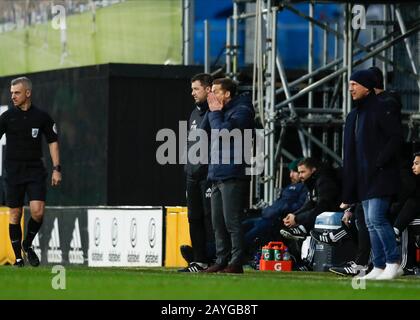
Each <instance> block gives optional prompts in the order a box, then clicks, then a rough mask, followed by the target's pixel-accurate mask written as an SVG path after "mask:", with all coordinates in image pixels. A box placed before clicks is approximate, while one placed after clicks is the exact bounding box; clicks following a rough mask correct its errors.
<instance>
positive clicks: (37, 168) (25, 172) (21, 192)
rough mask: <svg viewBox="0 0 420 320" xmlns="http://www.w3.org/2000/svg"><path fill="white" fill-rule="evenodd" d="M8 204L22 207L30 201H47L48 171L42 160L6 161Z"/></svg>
mask: <svg viewBox="0 0 420 320" xmlns="http://www.w3.org/2000/svg"><path fill="white" fill-rule="evenodd" d="M5 173H6V174H5V183H6V205H7V206H8V207H9V208H20V207H23V205H24V203H25V195H27V199H28V200H29V201H32V200H39V201H45V198H46V195H47V171H46V170H45V167H44V164H43V162H42V161H29V162H22V161H5Z"/></svg>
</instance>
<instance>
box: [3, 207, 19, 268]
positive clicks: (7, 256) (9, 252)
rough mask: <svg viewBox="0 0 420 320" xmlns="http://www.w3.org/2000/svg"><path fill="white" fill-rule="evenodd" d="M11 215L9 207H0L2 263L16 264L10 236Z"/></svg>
mask: <svg viewBox="0 0 420 320" xmlns="http://www.w3.org/2000/svg"><path fill="white" fill-rule="evenodd" d="M9 215H10V209H9V208H8V207H0V265H4V264H14V263H15V261H16V257H15V253H14V252H13V247H12V243H11V242H10V238H9ZM23 221H24V219H23V213H22V221H21V227H22V234H23V225H24V224H23Z"/></svg>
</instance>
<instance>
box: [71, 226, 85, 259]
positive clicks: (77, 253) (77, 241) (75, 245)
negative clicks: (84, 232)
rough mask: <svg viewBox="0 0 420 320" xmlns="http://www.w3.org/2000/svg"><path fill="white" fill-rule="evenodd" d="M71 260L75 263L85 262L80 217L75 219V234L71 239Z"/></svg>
mask: <svg viewBox="0 0 420 320" xmlns="http://www.w3.org/2000/svg"><path fill="white" fill-rule="evenodd" d="M69 262H70V263H75V264H83V262H84V258H83V250H82V239H81V237H80V227H79V218H76V220H75V221H74V228H73V234H72V238H71V241H70V251H69Z"/></svg>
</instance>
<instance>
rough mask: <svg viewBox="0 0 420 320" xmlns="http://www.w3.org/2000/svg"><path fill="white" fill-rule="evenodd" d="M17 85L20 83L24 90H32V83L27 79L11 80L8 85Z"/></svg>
mask: <svg viewBox="0 0 420 320" xmlns="http://www.w3.org/2000/svg"><path fill="white" fill-rule="evenodd" d="M19 83H22V84H23V85H24V86H25V87H26V89H28V90H32V81H31V80H30V79H29V78H27V77H20V78H16V79H13V80H12V81H11V82H10V85H12V86H15V85H17V84H19Z"/></svg>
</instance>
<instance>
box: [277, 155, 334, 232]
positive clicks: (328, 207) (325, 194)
mask: <svg viewBox="0 0 420 320" xmlns="http://www.w3.org/2000/svg"><path fill="white" fill-rule="evenodd" d="M298 172H299V178H300V180H301V181H302V182H303V183H304V184H305V186H306V187H307V188H308V195H307V200H306V202H305V204H304V205H303V206H302V207H301V208H300V209H299V210H297V211H295V212H293V213H289V214H288V215H287V216H286V217H285V218H284V219H283V223H284V225H285V228H283V229H281V230H280V234H281V235H282V236H283V237H284V238H287V239H293V240H303V239H305V238H306V237H307V235H308V233H309V231H311V230H312V229H313V227H314V225H315V220H316V217H317V216H318V215H319V214H321V213H323V212H325V211H336V210H338V209H339V207H338V206H339V201H340V199H339V197H340V188H339V186H338V183H337V181H336V179H335V177H334V175H333V174H332V173H331V172H329V171H328V170H327V169H326V168H321V166H320V165H319V164H318V163H317V161H315V160H314V159H313V158H306V159H304V160H302V161H301V162H299V164H298Z"/></svg>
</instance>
